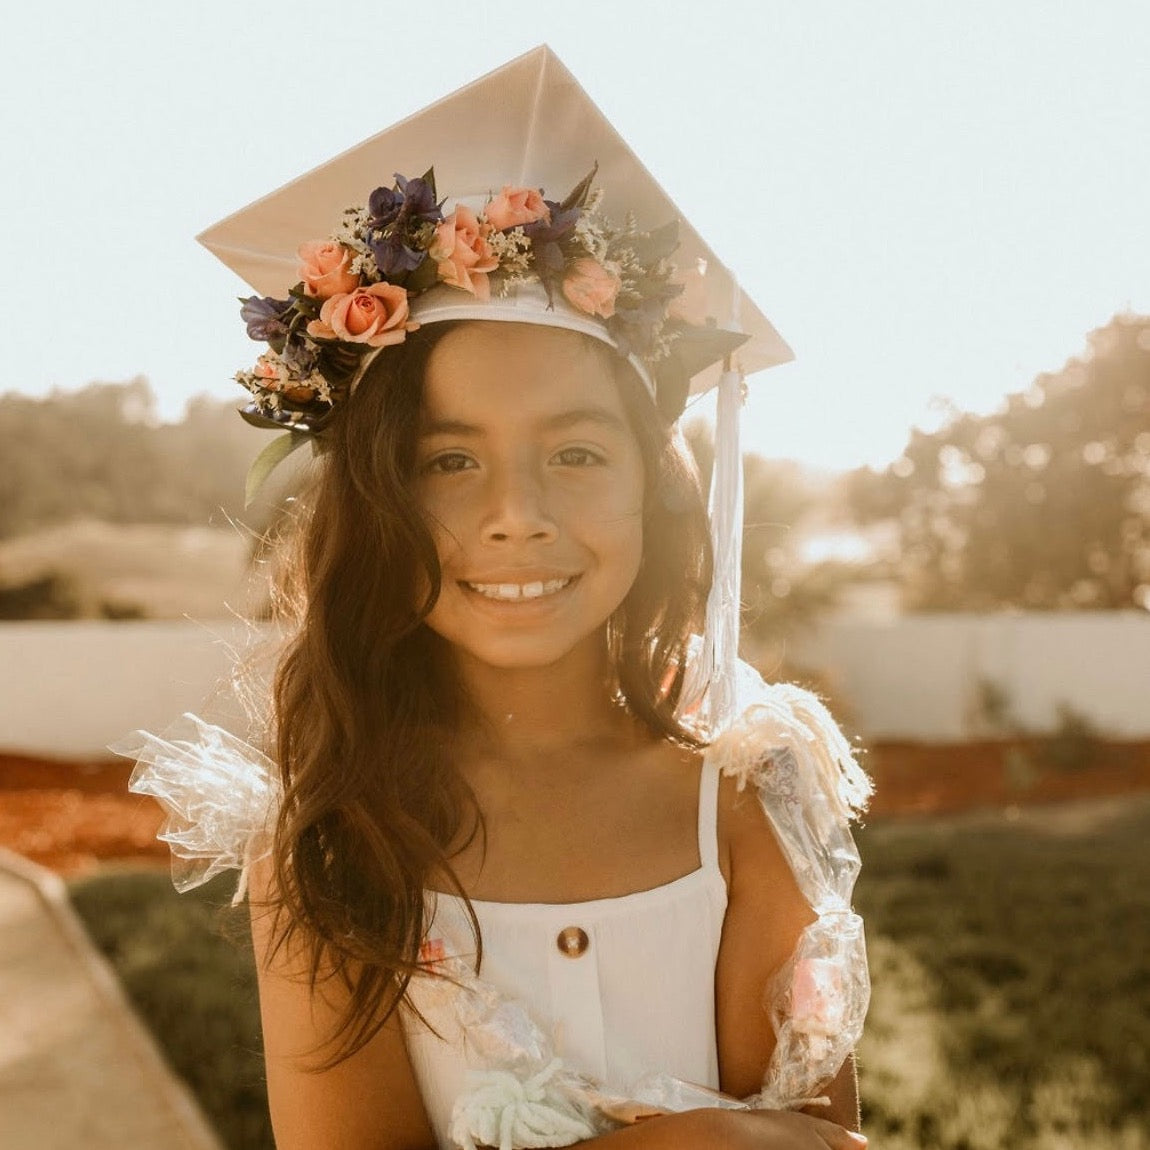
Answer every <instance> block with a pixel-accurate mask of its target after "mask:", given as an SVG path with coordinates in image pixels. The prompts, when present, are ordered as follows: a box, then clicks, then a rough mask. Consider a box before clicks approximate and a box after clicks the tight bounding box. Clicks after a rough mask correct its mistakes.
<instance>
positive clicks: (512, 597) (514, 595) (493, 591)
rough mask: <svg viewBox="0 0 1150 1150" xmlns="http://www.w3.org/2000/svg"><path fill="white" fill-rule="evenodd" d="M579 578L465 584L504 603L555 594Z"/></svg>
mask: <svg viewBox="0 0 1150 1150" xmlns="http://www.w3.org/2000/svg"><path fill="white" fill-rule="evenodd" d="M577 578H578V576H577V575H570V576H568V577H567V578H566V579H548V580H547V581H546V582H545V583H544V582H536V583H468V582H466V581H464V582H463V586H464V587H466V588H467V589H468V590H469V591H474V592H476V594H479V595H482V596H483V597H484V598H485V599H497V600H499V601H500V602H504V603H514V602H517V601H518V600H520V599H543V598H545V597H546V596H548V595H554V594H556V593H557V592H559V591H562V590H563V589H564V588H565V587H570V586H571V584H572V583H574V582H575V580H576V579H577Z"/></svg>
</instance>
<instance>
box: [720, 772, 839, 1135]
mask: <svg viewBox="0 0 1150 1150" xmlns="http://www.w3.org/2000/svg"><path fill="white" fill-rule="evenodd" d="M719 846H720V850H719V858H720V863H721V865H722V866H723V871H724V875H725V877H726V879H727V913H726V917H725V918H724V920H723V935H722V941H721V943H720V947H719V959H718V964H717V967H716V974H715V1017H716V1026H717V1030H718V1044H719V1076H720V1083H721V1087H722V1090H723V1091H724V1093H726V1094H732V1095H734V1096H735V1097H736V1098H745V1097H746V1096H747V1095H750V1094H755V1093H757V1092H758V1091H759V1090H760V1089H761V1087H762V1082H763V1075H764V1073H765V1072H766V1069H767V1065H768V1064H769V1062H770V1060H771V1055H772V1054H773V1053H774V1049H775V1034H774V1031H773V1030H772V1028H771V1022H770V1018H769V1016H768V1014H767V1011H766V1009H765V1004H764V994H765V991H766V987H767V986H768V985H769V983H770V980H771V978H772V977H773V976H774V974H775V973H776V972H777V971H778V970H779V969H780V968H781V967H782V965H783V964H784V963H785V962H786V961H787V959H788V958H790V956H791V954H792V953H793V952H794V949H795V945H796V943H797V942H798V938H799V935H800V934H801V933H802V931H803V929H804V928H805V927H806V926H808V925H809V924H810V923H812V922H814V920H815V914H814V912H813V911H812V910H811V908H810V906H809V905H808V904H807V901H806V899H805V898H804V897H803V895H802V892H801V891H800V890H799V887H798V884H797V883H796V881H795V877H794V874H793V872H792V871H791V868H790V865H789V864H788V863H787V860H786V858H785V856H784V855H783V852H782V849H781V848H780V847H779V844H778V841H777V839H776V838H775V835H774V831H773V830H772V829H771V826H770V823H769V822H768V820H767V817H766V815H765V814H764V812H763V809H762V805H761V804H760V802H759V800H758V797H757V796H756V794H755V793H754V791H753V789H751V788H747V789H746V790H744V791H743V792H742V793H739V792H738V791H737V790H736V787H735V782H734V780H733V779H729V778H724V779H722V780H721V782H720V786H719ZM826 1094H827V1095H828V1097H829V1098H830V1100H831V1105H830V1106H829V1107H827V1106H820V1107H812V1108H809V1110H808V1112H809V1113H810V1114H812V1115H817V1116H818V1117H819V1118H825V1119H829V1120H830V1121H832V1122H837V1123H839V1124H841V1125H842V1126H845V1127H847V1128H849V1129H851V1130H858V1128H859V1112H858V1090H857V1085H856V1080H855V1068H854V1059H853V1057H852V1058H851V1059H848V1060H847V1062H846V1063H845V1064H844V1066H843V1068H842V1070H841V1071H840V1072H839V1074H838V1076H837V1077H836V1078H835V1080H834V1082H832V1083H831V1084H830V1086H829V1087H828V1089H827V1090H826Z"/></svg>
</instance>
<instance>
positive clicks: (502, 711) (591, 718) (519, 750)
mask: <svg viewBox="0 0 1150 1150" xmlns="http://www.w3.org/2000/svg"><path fill="white" fill-rule="evenodd" d="M456 665H457V668H458V673H459V677H460V680H461V685H462V686H463V689H464V691H465V692H466V695H467V698H468V702H469V704H470V706H469V711H470V714H469V717H468V719H467V720H466V721H465V723H464V727H463V729H462V731H461V732H460V734H461V744H462V746H463V747H465V748H467V749H468V750H470V751H472V752H474V753H476V754H479V755H498V756H500V757H503V758H518V757H520V756H526V757H530V758H531V759H533V760H534V761H536V762H541V761H546V758H545V756H546V755H547V754H548V753H551V754H554V753H561V752H563V751H565V750H569V749H571V748H574V747H578V746H586V745H589V744H594V743H599V742H601V741H603V740H607V739H618V738H619V737H620V736H621V735H624V734H633V730H632V728H633V725H634V723H633V720H632V719H631V718H630V717H629V716H628V715H627V713H626V712H625V711H624V710H623V709H622V708H621V707H619V706H618V705H617V704H616V703H615V702H614V701H613V700H612V692H613V681H614V676H613V671H612V668H611V664H610V660H609V658H608V656H607V651H606V646H605V644H604V643H603V642H602V641H601V638H600V637H599V636H595V637H593V640H591V641H588V642H586V643H584V644H583V645H581V646H580V647H578V648H576V649H575V650H573V651H571V652H570V653H569V654H568V655H566V656H565V657H564V658H563V659H562V660H560V661H559V662H558V663H555V664H553V665H552V666H549V667H531V668H513V669H508V668H502V667H492V666H490V665H489V664H486V663H482V664H481V663H478V662H475V661H473V660H471V659H469V658H468V657H467V656H466V655H459V656H458V657H457V660H456Z"/></svg>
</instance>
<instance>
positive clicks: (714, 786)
mask: <svg viewBox="0 0 1150 1150" xmlns="http://www.w3.org/2000/svg"><path fill="white" fill-rule="evenodd" d="M699 862H700V863H701V864H702V867H703V869H704V870H711V871H713V870H717V869H718V866H719V765H718V763H712V762H710V761H709V760H708V759H704V760H703V769H702V771H701V773H700V775H699Z"/></svg>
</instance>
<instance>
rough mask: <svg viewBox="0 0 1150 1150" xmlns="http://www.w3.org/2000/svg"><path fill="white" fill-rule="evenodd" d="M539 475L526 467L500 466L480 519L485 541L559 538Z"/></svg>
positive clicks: (517, 541)
mask: <svg viewBox="0 0 1150 1150" xmlns="http://www.w3.org/2000/svg"><path fill="white" fill-rule="evenodd" d="M558 534H559V531H558V525H557V523H556V522H555V519H554V517H553V515H552V513H551V511H550V509H549V507H548V500H547V493H546V490H545V488H544V484H543V483H542V482H541V478H540V476H539V475H537V474H536V473H535V471H534V469H533V468H531V467H529V466H517V467H508V468H505V469H500V470H499V471H498V472H496V473H495V474H493V476H492V478H491V483H490V491H489V502H488V506H487V508H486V509H485V513H484V520H483V539H484V542H487V543H523V542H536V543H548V542H551V541H553V540H554V539H555V538H557V537H558Z"/></svg>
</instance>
